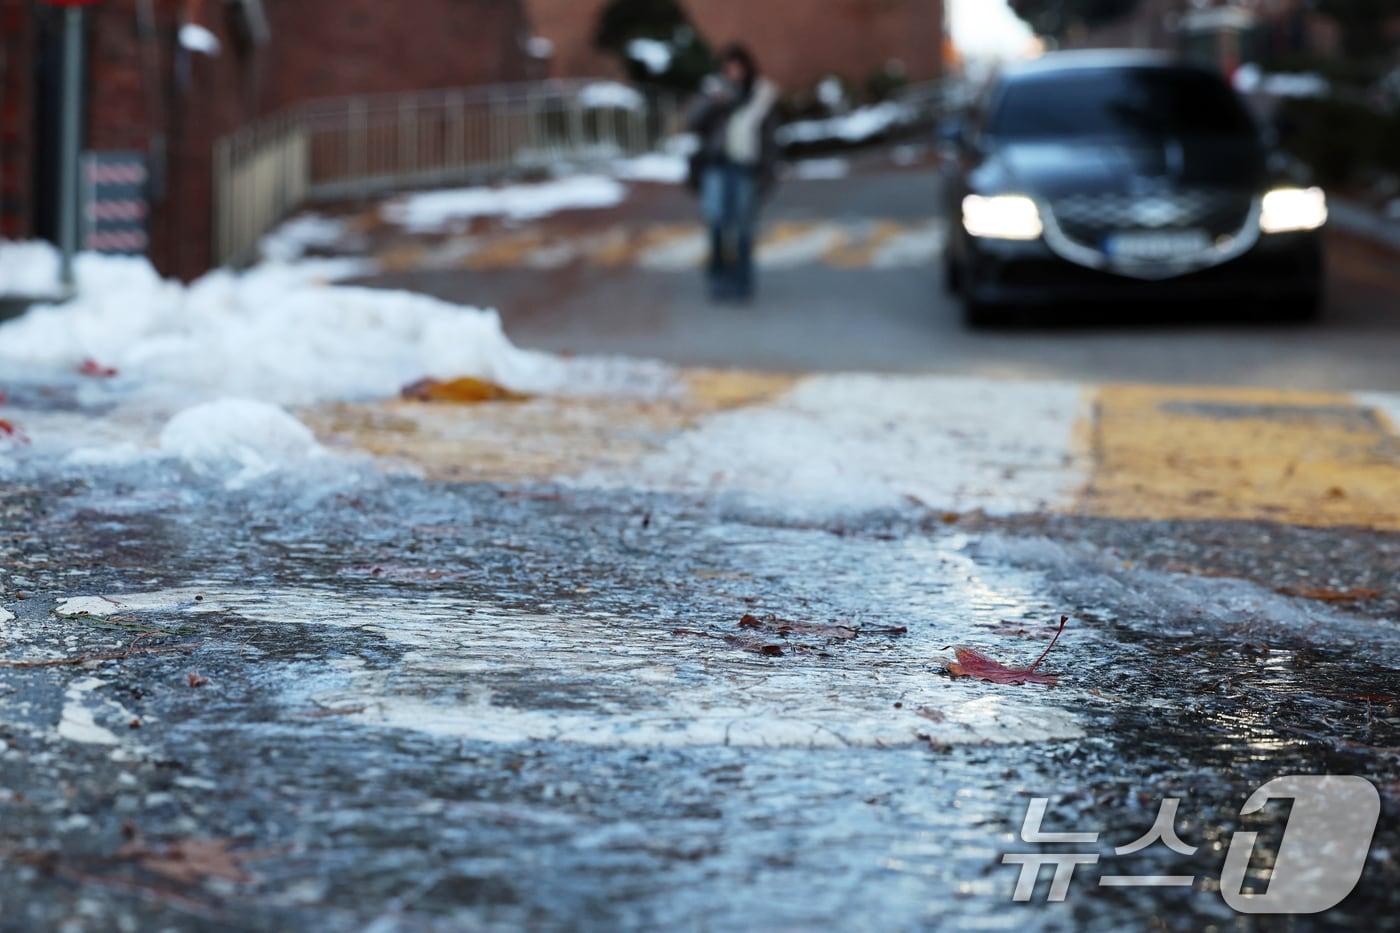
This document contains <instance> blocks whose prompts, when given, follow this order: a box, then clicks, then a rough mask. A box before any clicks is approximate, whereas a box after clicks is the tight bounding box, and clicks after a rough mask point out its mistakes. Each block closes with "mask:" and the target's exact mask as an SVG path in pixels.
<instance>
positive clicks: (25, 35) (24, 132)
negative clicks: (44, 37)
mask: <svg viewBox="0 0 1400 933" xmlns="http://www.w3.org/2000/svg"><path fill="white" fill-rule="evenodd" d="M33 126H34V23H33V21H32V19H31V17H30V15H29V0H0V237H8V238H20V237H24V236H28V235H29V234H30V232H31V224H32V221H31V179H32V176H33V172H34V168H33V162H32V147H31V145H30V136H31V134H32V132H33Z"/></svg>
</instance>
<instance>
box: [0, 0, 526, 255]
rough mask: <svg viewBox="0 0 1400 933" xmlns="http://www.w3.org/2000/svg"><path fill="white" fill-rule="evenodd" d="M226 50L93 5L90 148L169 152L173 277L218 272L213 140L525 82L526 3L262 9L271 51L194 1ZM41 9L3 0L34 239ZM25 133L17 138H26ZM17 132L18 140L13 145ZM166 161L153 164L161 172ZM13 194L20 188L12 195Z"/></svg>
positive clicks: (3, 170) (123, 4) (162, 228)
mask: <svg viewBox="0 0 1400 933" xmlns="http://www.w3.org/2000/svg"><path fill="white" fill-rule="evenodd" d="M194 7H195V9H196V11H197V21H198V22H199V24H200V25H202V26H204V27H205V28H207V29H209V30H210V31H211V32H213V33H214V35H215V36H216V37H217V38H218V39H219V42H220V45H221V51H220V54H218V55H217V56H213V57H210V56H207V55H202V54H192V53H189V52H187V51H184V50H181V49H180V48H179V46H178V43H177V41H176V37H177V31H178V27H179V18H178V17H179V16H180V14H181V11H182V10H183V9H184V8H185V4H184V3H173V2H168V0H157V2H156V3H154V4H153V8H154V10H155V12H156V23H155V30H154V36H153V38H151V39H149V40H144V39H143V37H142V36H141V35H140V34H139V32H138V25H137V24H138V18H137V10H138V0H104V2H103V3H101V4H98V5H96V6H92V7H88V8H87V16H88V29H87V56H88V58H87V67H88V82H87V90H88V99H87V120H86V126H85V136H86V138H85V142H84V145H85V147H86V148H91V149H135V150H142V151H146V152H149V153H152V154H153V155H155V154H159V153H160V152H161V151H162V143H163V151H164V172H162V173H160V175H161V180H162V181H163V185H161V186H160V187H161V188H162V189H163V190H161V191H159V192H158V196H157V197H156V199H155V200H154V203H153V210H152V214H151V217H150V222H149V229H150V234H151V248H150V256H151V259H152V261H153V262H154V263H155V265H156V267H157V268H158V269H159V270H160V271H161V272H162V273H163V274H166V275H174V276H178V277H181V278H191V277H194V276H196V275H199V274H200V273H202V272H204V271H205V270H207V269H208V268H209V265H210V261H211V248H212V227H213V216H212V209H213V174H212V157H213V145H214V141H215V140H216V139H218V138H219V137H220V136H222V135H225V134H227V133H229V132H231V131H232V130H234V129H236V128H237V127H239V126H241V125H243V124H246V123H247V122H249V121H251V120H253V119H255V118H257V117H258V116H260V115H264V114H267V113H270V112H272V111H274V110H277V109H280V108H282V107H284V106H287V105H290V104H294V103H296V102H299V101H304V100H309V99H313V98H317V97H327V96H340V95H347V94H359V93H382V92H396V91H407V90H418V89H427V88H435V87H451V86H461V85H466V84H476V83H486V82H495V81H508V80H519V79H522V78H524V77H526V65H525V56H524V53H523V49H522V40H523V39H524V38H525V37H526V36H527V35H528V34H529V33H528V28H527V21H526V18H525V14H524V7H523V0H413V2H412V3H411V4H394V3H385V2H383V0H264V8H265V9H266V11H267V15H268V20H269V26H270V34H271V39H270V41H269V42H268V43H267V44H266V45H264V46H260V47H253V46H250V45H248V44H246V43H244V42H243V41H241V39H240V35H241V33H240V32H239V31H238V30H237V29H236V24H235V20H234V17H235V16H236V12H235V8H234V5H233V4H229V3H225V2H224V0H204V2H203V3H195V4H194ZM37 15H39V14H38V13H36V7H35V5H34V3H33V2H32V0H0V27H3V28H0V49H3V50H4V54H5V59H4V61H3V62H0V64H3V65H4V70H3V72H0V91H3V94H4V96H3V98H0V143H3V148H0V159H3V162H0V235H9V236H22V235H29V234H31V233H32V232H33V231H32V224H31V219H32V217H33V216H34V213H35V210H34V208H35V205H34V203H33V201H34V171H33V165H34V163H35V160H39V159H45V158H52V157H53V155H54V154H53V153H49V152H45V151H40V149H41V145H40V144H39V143H38V142H36V140H35V139H34V138H33V132H32V130H33V126H34V114H33V108H34V101H35V89H34V86H33V80H32V77H31V76H30V73H31V71H32V68H31V67H30V65H29V63H28V61H27V60H26V56H28V57H32V55H33V50H34V48H35V45H34V38H33V35H32V33H33V32H34V30H35V22H36V19H35V18H36V16H37ZM16 127H17V129H16ZM7 134H8V135H7ZM158 162H159V160H155V161H154V162H153V164H158ZM7 186H8V187H7Z"/></svg>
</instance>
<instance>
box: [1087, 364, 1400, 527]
mask: <svg viewBox="0 0 1400 933" xmlns="http://www.w3.org/2000/svg"><path fill="white" fill-rule="evenodd" d="M1083 440H1084V442H1085V443H1086V444H1087V446H1088V453H1089V455H1090V460H1091V463H1092V467H1091V470H1092V472H1091V476H1090V479H1089V481H1088V483H1087V485H1086V487H1085V488H1084V490H1083V491H1082V493H1081V494H1080V496H1079V498H1078V501H1077V503H1076V505H1075V511H1076V512H1079V513H1081V514H1088V515H1101V516H1109V517H1114V518H1128V519H1258V520H1268V521H1277V522H1283V523H1287V524H1296V525H1307V526H1319V527H1323V526H1343V525H1356V526H1364V527H1370V528H1382V529H1400V435H1398V434H1397V432H1396V429H1395V425H1393V424H1391V423H1390V421H1389V419H1388V418H1387V417H1386V416H1385V414H1384V413H1383V412H1381V411H1379V410H1377V409H1374V408H1370V407H1368V406H1366V405H1363V404H1359V403H1358V402H1356V401H1355V400H1354V399H1353V398H1352V397H1351V396H1349V395H1345V394H1338V393H1321V392H1292V391H1276V390H1268V389H1217V388H1190V387H1184V388H1183V387H1165V386H1139V385H1118V386H1104V387H1101V388H1099V389H1098V390H1097V392H1096V394H1095V398H1094V404H1093V415H1092V423H1091V424H1089V425H1086V426H1085V430H1084V437H1083Z"/></svg>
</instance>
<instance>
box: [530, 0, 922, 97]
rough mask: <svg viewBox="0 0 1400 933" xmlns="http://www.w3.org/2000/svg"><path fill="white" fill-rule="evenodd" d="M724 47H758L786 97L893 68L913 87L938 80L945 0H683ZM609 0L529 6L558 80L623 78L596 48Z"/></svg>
mask: <svg viewBox="0 0 1400 933" xmlns="http://www.w3.org/2000/svg"><path fill="white" fill-rule="evenodd" d="M680 2H681V4H682V6H683V7H684V8H685V10H686V12H687V14H688V15H689V16H690V19H691V21H692V22H693V23H694V24H695V25H696V27H697V28H698V29H699V31H700V32H701V34H702V35H704V37H705V38H706V39H707V40H708V41H709V42H710V44H711V45H712V46H714V47H716V48H718V47H720V46H722V45H725V44H727V43H729V42H732V41H734V40H742V41H743V42H745V43H747V44H748V45H750V46H751V47H752V48H753V49H754V51H755V53H756V55H757V57H758V59H759V62H760V64H761V65H762V66H763V67H764V70H765V71H767V72H768V73H769V75H770V77H772V78H774V79H775V80H776V81H777V82H778V83H779V84H781V85H782V86H783V88H784V90H786V91H788V92H791V93H798V92H802V91H806V90H809V89H810V88H811V87H812V86H813V85H815V84H816V83H817V82H818V81H820V80H821V79H822V78H823V77H825V76H826V75H828V74H836V75H839V76H840V77H842V78H845V79H847V80H849V81H851V82H854V83H856V84H860V83H863V82H864V81H865V80H866V79H867V78H869V77H870V76H871V75H873V74H875V73H876V72H877V71H879V70H880V69H882V68H883V67H885V65H886V64H888V63H889V62H890V61H892V60H894V61H899V62H901V63H902V64H903V65H904V67H905V69H906V70H907V72H908V74H909V76H910V78H911V79H912V80H916V81H917V80H923V79H928V78H936V77H938V76H939V74H940V73H941V68H942V51H943V2H942V0H680ZM607 5H608V0H526V9H527V12H528V13H529V16H530V21H531V25H532V27H533V29H534V33H535V34H536V35H540V36H543V37H545V38H547V39H549V40H550V41H551V42H553V43H554V47H555V54H554V59H553V62H552V65H553V68H552V73H553V74H554V75H556V76H558V77H588V76H592V75H615V74H617V72H618V70H619V69H618V67H617V64H616V62H615V60H614V59H612V57H611V56H607V55H601V54H599V53H598V52H597V50H596V49H594V48H593V36H594V33H595V31H596V29H597V24H598V17H599V15H600V13H601V11H602V10H603V9H604V8H605V7H606V6H607Z"/></svg>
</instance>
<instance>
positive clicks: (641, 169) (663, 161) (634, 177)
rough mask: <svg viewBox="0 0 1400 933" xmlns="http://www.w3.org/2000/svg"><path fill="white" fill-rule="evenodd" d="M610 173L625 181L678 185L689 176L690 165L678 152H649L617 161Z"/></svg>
mask: <svg viewBox="0 0 1400 933" xmlns="http://www.w3.org/2000/svg"><path fill="white" fill-rule="evenodd" d="M612 172H613V174H614V175H616V176H617V177H618V178H621V179H623V180H625V181H649V182H658V183H661V184H680V183H681V182H683V181H685V179H686V176H687V175H688V174H690V163H689V161H688V160H687V159H686V157H685V156H684V155H682V154H680V153H678V152H651V153H648V154H646V155H641V156H636V157H634V158H631V159H619V160H617V161H616V162H615V163H613V166H612Z"/></svg>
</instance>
